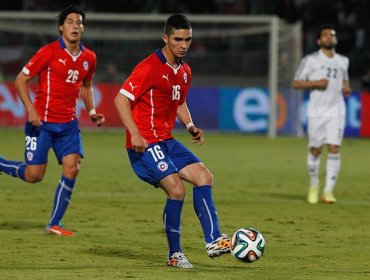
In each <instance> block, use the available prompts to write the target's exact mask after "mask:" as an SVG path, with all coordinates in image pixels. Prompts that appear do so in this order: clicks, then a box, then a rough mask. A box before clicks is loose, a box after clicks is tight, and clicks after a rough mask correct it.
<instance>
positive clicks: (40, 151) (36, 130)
mask: <svg viewBox="0 0 370 280" xmlns="http://www.w3.org/2000/svg"><path fill="white" fill-rule="evenodd" d="M25 135H26V142H25V152H24V157H25V161H26V163H27V164H29V165H36V164H45V163H47V162H48V153H49V149H50V148H53V150H54V153H55V155H56V157H57V159H58V162H59V164H61V163H62V159H63V157H65V156H66V155H70V154H79V155H80V156H81V157H83V150H82V140H81V133H80V129H79V127H78V122H77V120H73V121H71V122H67V123H48V122H43V125H42V126H33V125H32V124H31V123H30V122H27V123H26V126H25Z"/></svg>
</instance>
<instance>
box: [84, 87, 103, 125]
mask: <svg viewBox="0 0 370 280" xmlns="http://www.w3.org/2000/svg"><path fill="white" fill-rule="evenodd" d="M81 97H82V100H83V101H84V103H85V107H86V110H87V112H88V113H89V115H90V119H91V120H92V121H93V122H94V123H95V124H96V126H101V125H102V124H103V123H104V122H105V118H104V115H103V114H98V113H97V112H96V110H95V100H94V91H93V86H92V82H91V81H86V80H85V81H84V82H83V83H82V87H81Z"/></svg>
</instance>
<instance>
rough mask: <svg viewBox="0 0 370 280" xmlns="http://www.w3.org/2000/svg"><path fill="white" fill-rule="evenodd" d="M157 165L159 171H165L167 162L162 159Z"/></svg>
mask: <svg viewBox="0 0 370 280" xmlns="http://www.w3.org/2000/svg"><path fill="white" fill-rule="evenodd" d="M157 167H158V169H159V170H160V171H162V172H165V171H166V170H167V169H168V164H167V162H165V161H163V160H162V161H160V162H158V164H157Z"/></svg>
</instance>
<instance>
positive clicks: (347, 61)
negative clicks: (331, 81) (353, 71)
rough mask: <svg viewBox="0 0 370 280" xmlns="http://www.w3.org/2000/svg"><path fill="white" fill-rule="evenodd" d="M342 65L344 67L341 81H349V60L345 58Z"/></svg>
mask: <svg viewBox="0 0 370 280" xmlns="http://www.w3.org/2000/svg"><path fill="white" fill-rule="evenodd" d="M344 63H345V65H344V73H343V80H345V81H349V74H348V67H349V59H348V57H345V59H344Z"/></svg>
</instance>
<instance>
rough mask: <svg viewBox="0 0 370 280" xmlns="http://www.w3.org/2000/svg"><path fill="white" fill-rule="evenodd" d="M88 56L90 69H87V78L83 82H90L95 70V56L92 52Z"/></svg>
mask: <svg viewBox="0 0 370 280" xmlns="http://www.w3.org/2000/svg"><path fill="white" fill-rule="evenodd" d="M90 56H91V67H90V69H89V72H88V73H87V76H86V77H85V79H84V81H85V82H91V81H92V79H93V77H94V74H95V70H96V55H95V53H94V52H93V51H92V52H91V54H90Z"/></svg>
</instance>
